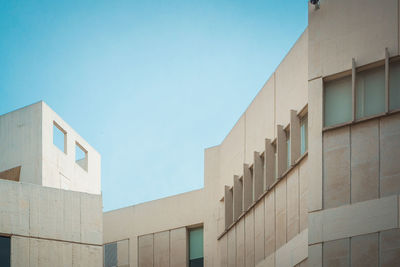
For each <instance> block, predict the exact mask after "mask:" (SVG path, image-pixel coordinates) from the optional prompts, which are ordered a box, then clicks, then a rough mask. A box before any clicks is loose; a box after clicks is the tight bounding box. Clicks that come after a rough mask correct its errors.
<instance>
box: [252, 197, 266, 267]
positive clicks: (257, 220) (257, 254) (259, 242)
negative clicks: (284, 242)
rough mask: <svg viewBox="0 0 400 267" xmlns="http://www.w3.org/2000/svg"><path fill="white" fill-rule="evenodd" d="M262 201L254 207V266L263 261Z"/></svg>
mask: <svg viewBox="0 0 400 267" xmlns="http://www.w3.org/2000/svg"><path fill="white" fill-rule="evenodd" d="M264 210H265V209H264V201H260V202H258V203H257V204H256V206H255V207H254V259H255V264H257V263H258V262H260V261H262V260H263V259H264V254H265V249H264V243H265V242H264V240H265V238H264V226H265V222H264V218H265V217H264Z"/></svg>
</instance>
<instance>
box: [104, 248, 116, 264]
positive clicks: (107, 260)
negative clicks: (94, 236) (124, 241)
mask: <svg viewBox="0 0 400 267" xmlns="http://www.w3.org/2000/svg"><path fill="white" fill-rule="evenodd" d="M117 262H118V258H117V242H115V243H110V244H105V245H104V267H115V266H117Z"/></svg>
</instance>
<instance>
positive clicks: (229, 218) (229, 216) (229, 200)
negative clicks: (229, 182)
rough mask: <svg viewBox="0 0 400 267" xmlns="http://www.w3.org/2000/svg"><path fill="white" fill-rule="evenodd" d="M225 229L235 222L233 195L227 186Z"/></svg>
mask: <svg viewBox="0 0 400 267" xmlns="http://www.w3.org/2000/svg"><path fill="white" fill-rule="evenodd" d="M224 202H225V228H228V227H229V226H230V225H231V224H232V222H233V193H232V190H231V188H230V187H229V186H225V198H224Z"/></svg>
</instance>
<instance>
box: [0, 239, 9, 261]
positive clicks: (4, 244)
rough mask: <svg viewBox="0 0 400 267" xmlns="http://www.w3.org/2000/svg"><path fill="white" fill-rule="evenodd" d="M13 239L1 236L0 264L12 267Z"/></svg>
mask: <svg viewBox="0 0 400 267" xmlns="http://www.w3.org/2000/svg"><path fill="white" fill-rule="evenodd" d="M10 255H11V239H10V238H9V237H5V236H0V266H2V267H3V266H4V267H10V266H11V265H10V261H11V260H10Z"/></svg>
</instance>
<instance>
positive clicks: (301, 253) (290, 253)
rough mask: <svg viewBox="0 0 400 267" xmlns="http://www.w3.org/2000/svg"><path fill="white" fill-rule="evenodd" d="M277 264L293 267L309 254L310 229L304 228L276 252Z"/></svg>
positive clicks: (280, 266) (281, 266)
mask: <svg viewBox="0 0 400 267" xmlns="http://www.w3.org/2000/svg"><path fill="white" fill-rule="evenodd" d="M275 255H276V256H275V261H276V266H279V267H291V266H295V265H296V264H299V263H300V262H302V261H304V260H305V259H306V258H307V256H308V230H304V231H303V232H301V233H300V234H298V235H296V236H295V237H294V238H293V239H291V240H290V241H288V242H287V243H286V244H285V245H283V246H282V247H281V248H279V249H277V251H276V252H275Z"/></svg>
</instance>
